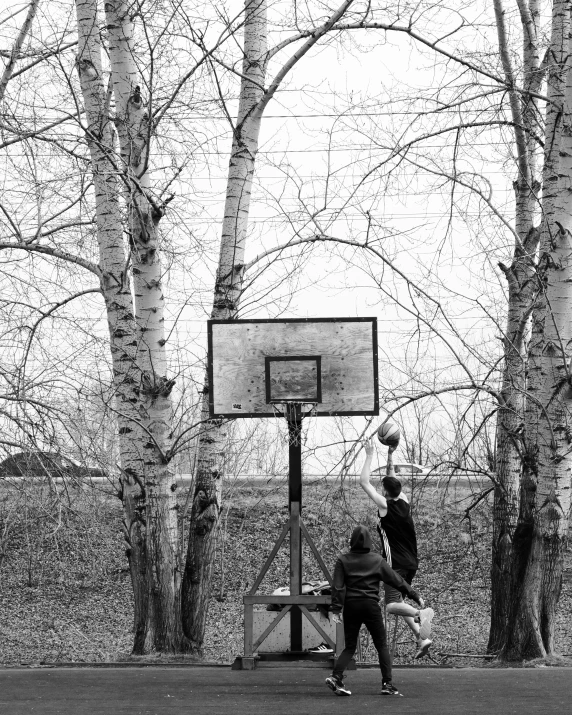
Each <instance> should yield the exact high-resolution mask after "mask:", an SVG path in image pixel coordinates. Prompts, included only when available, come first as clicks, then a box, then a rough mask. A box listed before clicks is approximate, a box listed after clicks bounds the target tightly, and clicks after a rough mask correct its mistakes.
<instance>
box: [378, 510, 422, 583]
mask: <svg viewBox="0 0 572 715" xmlns="http://www.w3.org/2000/svg"><path fill="white" fill-rule="evenodd" d="M410 512H411V509H410V506H409V504H408V503H407V502H406V501H405V500H404V499H388V500H387V514H386V515H385V516H380V517H379V520H378V523H377V530H378V532H379V536H380V537H381V548H382V555H383V556H384V558H385V559H386V561H387V563H388V564H389V565H390V566H391V567H392V568H394V569H398V568H400V569H407V570H409V569H417V567H418V566H419V560H418V558H417V536H416V535H415V525H414V524H413V519H412V518H411V513H410Z"/></svg>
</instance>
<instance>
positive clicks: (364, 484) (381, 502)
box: [359, 437, 387, 511]
mask: <svg viewBox="0 0 572 715" xmlns="http://www.w3.org/2000/svg"><path fill="white" fill-rule="evenodd" d="M363 447H364V449H365V462H364V464H363V467H362V470H361V474H360V476H359V483H360V486H361V488H362V489H363V490H364V492H365V493H366V494H367V495H368V497H369V498H370V499H371V500H372V501H373V502H374V504H376V505H377V507H378V508H379V509H382V510H384V511H387V499H386V498H385V497H384V496H383V495H382V494H380V493H379V492H378V491H376V489H375V487H374V486H373V485H372V484H371V482H370V481H369V478H370V475H371V461H372V459H373V450H374V445H373V438H371V437H370V439H366V440H364V442H363Z"/></svg>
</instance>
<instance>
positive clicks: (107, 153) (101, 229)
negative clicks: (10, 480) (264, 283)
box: [76, 0, 147, 641]
mask: <svg viewBox="0 0 572 715" xmlns="http://www.w3.org/2000/svg"><path fill="white" fill-rule="evenodd" d="M76 13H77V23H78V55H77V69H78V73H79V78H80V84H81V91H82V96H83V103H84V106H85V115H86V122H87V143H88V146H89V151H90V156H91V169H92V173H93V182H94V187H95V212H96V224H97V240H98V247H99V264H100V269H101V272H102V280H101V285H102V291H103V295H104V299H105V305H106V310H107V320H108V326H109V336H110V346H111V357H112V366H113V386H114V394H115V406H116V410H117V416H118V425H119V445H120V459H121V468H122V490H123V492H122V501H123V507H124V529H125V537H126V540H127V544H128V550H127V553H128V558H129V565H130V571H131V580H132V584H133V591H134V605H135V619H134V625H135V633H136V641H137V638H138V637H140V634H141V632H142V624H143V623H144V619H145V613H146V610H147V608H146V598H147V594H146V589H145V588H144V579H143V578H142V574H144V572H145V544H144V542H143V537H142V533H141V526H142V513H141V509H142V497H143V491H142V474H143V462H142V454H141V453H140V451H139V449H138V447H139V441H140V440H138V439H136V437H137V435H138V423H139V420H140V415H139V411H138V409H137V404H138V392H139V384H140V374H139V370H138V368H137V363H136V354H137V338H136V331H135V320H134V314H133V306H132V303H131V295H130V291H129V287H128V285H127V283H126V274H125V267H126V258H127V257H126V254H125V248H124V242H123V230H122V221H121V211H120V206H119V201H118V184H117V171H116V168H115V166H114V164H113V162H112V160H111V157H112V155H113V148H114V146H113V145H114V140H113V126H112V123H111V120H110V118H109V111H108V107H107V101H106V99H107V97H106V91H105V87H104V81H103V69H102V61H101V40H100V24H99V18H98V9H97V0H77V2H76Z"/></svg>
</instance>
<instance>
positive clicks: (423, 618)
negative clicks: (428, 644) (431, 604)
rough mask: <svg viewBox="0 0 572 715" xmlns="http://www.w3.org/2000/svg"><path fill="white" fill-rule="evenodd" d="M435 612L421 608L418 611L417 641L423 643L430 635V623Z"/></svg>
mask: <svg viewBox="0 0 572 715" xmlns="http://www.w3.org/2000/svg"><path fill="white" fill-rule="evenodd" d="M434 615H435V612H434V611H433V609H432V608H423V609H422V610H421V611H419V640H420V641H424V640H426V639H427V638H429V634H430V633H431V621H432V620H433V616H434Z"/></svg>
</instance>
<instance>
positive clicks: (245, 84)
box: [182, 0, 268, 653]
mask: <svg viewBox="0 0 572 715" xmlns="http://www.w3.org/2000/svg"><path fill="white" fill-rule="evenodd" d="M267 32H268V29H267V7H266V0H246V2H245V19H244V58H243V61H242V79H241V86H240V99H239V107H238V115H237V121H236V126H235V128H234V133H233V141H232V150H231V155H230V161H229V170H228V181H227V191H226V200H225V207H224V218H223V225H222V240H221V245H220V254H219V263H218V270H217V275H216V282H215V288H214V300H213V309H212V312H211V318H212V319H213V320H216V319H232V318H236V317H237V311H238V306H239V303H240V295H241V292H242V279H243V272H244V252H245V247H246V235H247V230H248V215H249V210H250V197H251V192H252V179H253V176H254V166H255V161H256V155H257V153H258V138H259V136H260V125H261V121H262V111H263V110H262V109H261V108H260V102H261V99H262V98H263V95H264V83H265V80H266V64H267ZM201 422H202V424H203V428H202V430H201V432H200V435H199V443H198V458H197V467H196V474H195V486H194V494H193V503H192V508H191V518H190V530H189V542H188V549H187V560H186V566H185V576H184V580H183V593H182V600H183V627H184V631H185V635H186V636H187V637H188V639H189V641H190V643H191V648H192V650H194V651H195V652H197V653H201V652H202V647H203V639H204V632H205V625H206V619H207V615H208V602H209V598H210V584H211V579H212V570H213V564H214V550H215V546H216V534H217V527H218V520H219V515H220V511H221V499H220V496H221V482H222V475H223V473H224V465H223V461H224V448H225V443H226V437H227V429H226V425H225V423H224V422H222V423H221V421H217V420H210V419H209V384H208V376H207V375H205V379H204V389H203V398H202V405H201Z"/></svg>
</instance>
